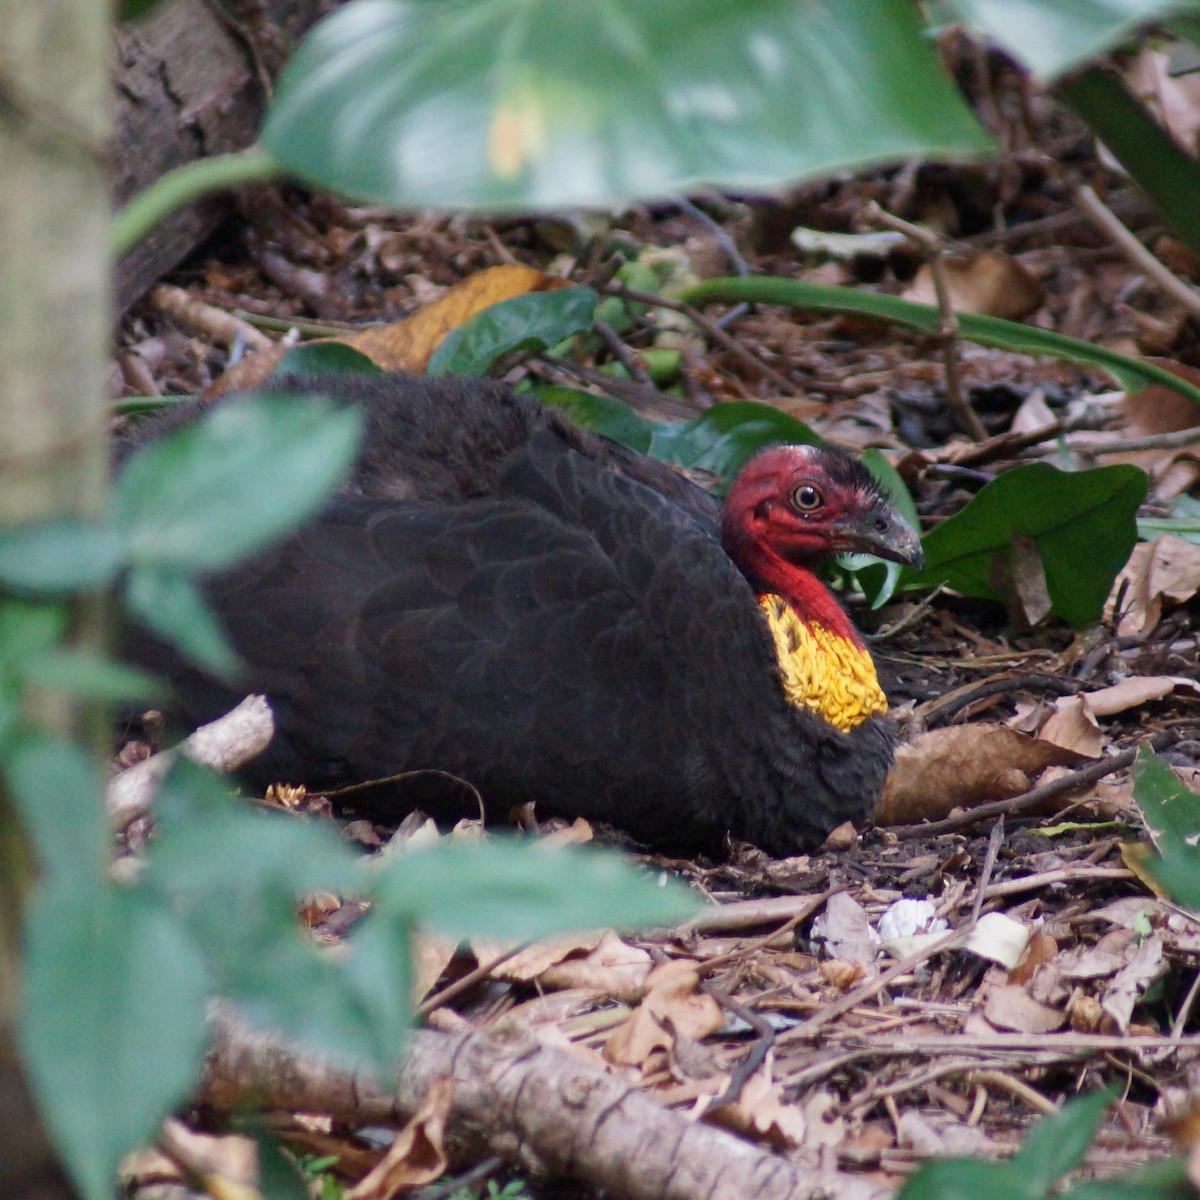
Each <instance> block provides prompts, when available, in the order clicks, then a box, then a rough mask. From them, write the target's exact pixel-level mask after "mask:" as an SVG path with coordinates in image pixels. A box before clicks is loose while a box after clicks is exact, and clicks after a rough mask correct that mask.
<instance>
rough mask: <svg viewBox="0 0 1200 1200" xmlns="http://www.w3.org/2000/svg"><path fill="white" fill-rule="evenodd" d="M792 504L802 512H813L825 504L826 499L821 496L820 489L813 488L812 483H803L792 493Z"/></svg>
mask: <svg viewBox="0 0 1200 1200" xmlns="http://www.w3.org/2000/svg"><path fill="white" fill-rule="evenodd" d="M792 503H793V504H794V505H795V506H796V507H797V508H798V509H799V510H800V511H801V512H812V511H813V509H814V508H820V507H821V505H822V504H824V503H825V497H824V496H822V495H821V490H820V488H815V487H813V485H812V484H811V483H802V484H801V485H800V486H799V487H798V488H797V489H796V490H795V491H794V492H793V493H792Z"/></svg>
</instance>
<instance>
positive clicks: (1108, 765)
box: [888, 729, 1179, 842]
mask: <svg viewBox="0 0 1200 1200" xmlns="http://www.w3.org/2000/svg"><path fill="white" fill-rule="evenodd" d="M1178 736H1179V735H1178V734H1177V733H1176V732H1175V731H1174V730H1170V729H1167V730H1163V731H1162V732H1161V733H1157V734H1155V735H1154V737H1152V738H1150V739H1149V741H1148V742H1147V743H1146V745H1149V746H1150V747H1151V749H1154V750H1162V749H1165V748H1166V747H1167V746H1170V745H1172V744H1173V743H1174V742H1175V741H1176V740H1177V739H1178ZM1138 749H1139V747H1137V746H1131V747H1130V748H1129V749H1128V750H1122V751H1121V752H1120V753H1119V754H1114V755H1113V756H1112V757H1111V758H1102V759H1100V760H1099V761H1098V762H1094V763H1091V764H1089V765H1088V766H1086V767H1082V768H1080V769H1079V770H1078V771H1076V772H1074V774H1071V775H1063V776H1060V777H1059V778H1058V779H1052V780H1050V782H1049V783H1043V784H1039V785H1038V786H1037V787H1035V788H1031V789H1030V790H1029V791H1027V792H1022V793H1021V795H1019V796H1013V797H1011V798H1010V799H1008V800H994V801H992V803H990V804H981V805H979V807H978V808H973V809H971V810H970V811H969V812H964V813H959V814H958V815H957V816H953V817H946V818H945V819H944V820H941V821H928V822H926V823H924V824H918V825H897V826H895V827H894V828H890V829H889V830H888V833H889V834H890V835H891V836H892V837H895V838H897V839H899V840H900V841H902V842H904V841H911V840H912V839H913V838H919V837H931V836H934V835H936V834H941V833H951V832H953V831H954V830H956V829H964V828H966V827H968V826H970V825H977V824H979V822H980V821H988V820H990V819H991V818H992V817H999V816H1002V815H1006V814H1009V813H1018V812H1024V811H1025V810H1026V809H1029V808H1037V807H1038V805H1041V804H1044V803H1045V802H1046V801H1047V800H1055V799H1057V798H1058V797H1059V796H1065V795H1067V794H1068V793H1070V792H1073V791H1076V790H1077V789H1078V788H1083V787H1087V786H1088V785H1089V784H1093V783H1095V782H1096V781H1097V780H1098V779H1103V778H1104V777H1105V776H1107V775H1111V774H1112V773H1113V772H1114V771H1120V770H1123V769H1124V768H1125V767H1128V766H1129V765H1130V764H1132V762H1133V760H1134V759H1135V758H1137V756H1138Z"/></svg>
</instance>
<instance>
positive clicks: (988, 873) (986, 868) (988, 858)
mask: <svg viewBox="0 0 1200 1200" xmlns="http://www.w3.org/2000/svg"><path fill="white" fill-rule="evenodd" d="M1003 841H1004V818H1003V817H1001V818H1000V819H999V820H998V821H997V822H996V824H995V825H993V826H992V832H991V833H990V834H989V835H988V844H987V853H986V854H985V855H984V856H983V867H982V868H981V869H980V871H979V884H978V886H977V887H976V888H975V903H974V904H973V905H971V916H970V919H969V920H968V922H967V925H968V926H969V927H970V928H972V929H973V928H974V927H975V923H976V922H977V921H978V920H979V911H980V909H982V908H983V900H984V895H985V893H986V892H987V889H988V884H990V883H991V882H992V872H993V871H994V870H995V869H996V855H998V854H999V853H1000V846H1001V843H1002V842H1003Z"/></svg>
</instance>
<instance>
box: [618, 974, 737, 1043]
mask: <svg viewBox="0 0 1200 1200" xmlns="http://www.w3.org/2000/svg"><path fill="white" fill-rule="evenodd" d="M699 987H700V970H699V967H697V965H696V964H695V963H692V962H687V961H685V960H684V959H676V960H674V961H672V962H667V963H663V964H661V965H660V966H657V967H655V968H654V970H653V971H651V972H650V976H649V978H648V979H647V980H646V994H645V996H644V997H643V998H642V1002H641V1004H639V1005H638V1006H637V1008H636V1009H634V1011H633V1012H632V1013H630V1015H629V1017H628V1019H627V1020H625V1021H624V1022H622V1023H621V1024H620V1025H618V1026H617V1028H616V1029H614V1030H613V1032H612V1033H611V1034H610V1036H609V1038H608V1041H607V1042H606V1043H605V1046H604V1057H605V1058H606V1059H607V1060H608V1061H609V1062H611V1063H627V1064H631V1065H635V1066H640V1065H641V1064H643V1063H644V1062H645V1061H646V1059H647V1058H649V1056H650V1055H651V1054H652V1053H654V1051H655V1050H667V1051H669V1050H670V1049H671V1044H672V1042H673V1040H674V1036H673V1035H674V1033H675V1032H676V1031H678V1032H679V1033H681V1034H684V1035H685V1036H686V1037H689V1038H691V1039H692V1040H693V1041H699V1040H700V1039H701V1038H705V1037H708V1036H709V1034H712V1033H715V1032H716V1031H717V1030H718V1029H720V1028H721V1026H722V1025H723V1024H724V1018H723V1016H722V1014H721V1006H720V1005H719V1004H718V1003H717V1002H716V1001H715V1000H714V999H713V998H712V997H711V996H709V995H706V994H705V993H704V992H701V991H700V990H699Z"/></svg>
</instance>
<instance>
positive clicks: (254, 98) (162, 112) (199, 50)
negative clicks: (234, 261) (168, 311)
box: [111, 0, 333, 317]
mask: <svg viewBox="0 0 1200 1200" xmlns="http://www.w3.org/2000/svg"><path fill="white" fill-rule="evenodd" d="M331 7H333V5H332V4H331V3H330V0H168V2H167V3H165V4H161V5H159V7H158V8H156V9H154V10H153V13H152V14H151V16H150V17H149V18H148V19H147V20H145V21H141V22H135V23H131V24H126V25H123V26H122V27H121V28H120V29H119V30H118V32H117V35H116V74H115V87H116V135H115V139H114V145H113V150H112V169H111V174H112V190H113V199H114V201H115V203H116V204H117V205H118V206H119V205H122V204H124V203H125V202H126V201H127V200H129V199H130V197H132V196H135V195H136V194H137V193H138V192H140V191H142V190H143V189H144V188H146V187H147V186H148V185H149V184H151V183H153V182H154V180H155V179H157V178H158V177H159V176H160V175H162V174H164V173H165V172H166V171H168V170H170V169H171V168H172V167H177V166H180V165H181V164H183V163H186V162H190V161H192V160H193V159H197V158H202V157H206V156H208V155H212V154H223V153H226V152H228V151H233V150H242V149H244V148H245V147H247V146H249V145H251V143H253V142H254V140H255V138H256V137H257V136H258V130H259V126H260V124H261V122H262V115H263V111H264V109H265V107H266V102H267V97H268V95H269V91H270V86H271V80H272V79H273V78H274V76H275V75H276V74H277V73H278V71H279V69H280V68H281V67H282V66H283V64H284V62H286V61H287V58H288V56H289V55H290V53H291V52H292V50H293V49H294V48H295V45H296V43H297V42H298V41H299V40H300V37H301V36H302V35H303V33H304V31H305V30H306V29H307V28H308V27H309V26H310V25H311V24H312V23H313V22H314V21H315V20H316V19H317V18H318V17H319V16H321V15H322V13H324V12H325V11H326V10H327V9H329V8H331ZM228 211H229V199H228V197H220V196H216V197H209V198H207V199H205V200H202V201H199V202H197V203H195V204H192V205H189V206H188V207H186V208H184V209H182V210H180V211H179V212H176V213H175V214H173V215H172V216H171V217H169V218H167V219H166V220H164V221H162V222H160V223H159V224H158V225H157V226H156V227H155V228H154V229H153V230H152V231H151V233H150V234H149V235H148V236H147V237H146V238H144V239H143V240H142V241H141V242H140V243H139V244H138V245H137V246H135V247H134V248H133V249H132V250H131V251H130V252H129V253H128V254H126V255H125V256H124V257H123V258H122V259H121V261H120V263H119V264H118V265H117V271H116V284H115V293H116V294H115V300H114V302H115V306H116V313H117V316H118V317H120V316H121V315H123V314H124V313H125V312H126V311H127V310H128V309H129V307H130V306H131V305H133V304H134V303H135V302H136V301H137V300H138V299H139V298H140V297H141V296H142V295H143V294H144V293H145V292H146V291H147V290H148V289H149V288H150V287H151V286H152V285H153V284H154V283H156V282H157V281H158V280H159V279H160V278H161V276H162V275H163V274H164V273H165V272H167V271H169V270H170V269H171V268H172V267H174V266H175V265H176V264H177V263H178V262H179V261H180V260H181V259H183V258H184V257H186V256H187V254H189V253H190V252H191V251H192V250H193V249H195V247H196V246H197V245H198V244H199V243H200V242H201V241H202V240H203V239H204V238H205V237H207V236H209V235H210V234H211V233H212V232H213V231H214V230H215V229H216V227H217V225H218V224H219V223H220V221H221V220H222V218H223V217H224V216H225V214H226V213H227V212H228Z"/></svg>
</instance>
